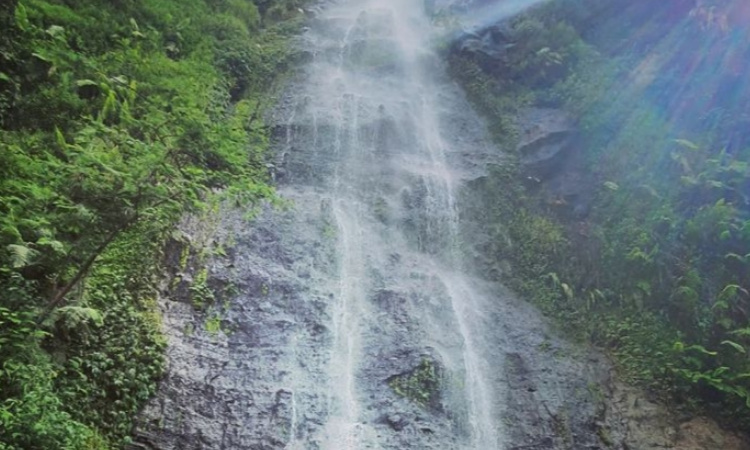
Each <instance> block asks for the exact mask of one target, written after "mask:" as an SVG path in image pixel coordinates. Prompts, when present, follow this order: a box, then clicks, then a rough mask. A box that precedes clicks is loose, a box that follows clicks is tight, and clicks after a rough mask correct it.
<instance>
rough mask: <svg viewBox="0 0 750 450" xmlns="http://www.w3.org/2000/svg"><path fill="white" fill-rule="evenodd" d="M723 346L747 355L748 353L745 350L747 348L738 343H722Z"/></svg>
mask: <svg viewBox="0 0 750 450" xmlns="http://www.w3.org/2000/svg"><path fill="white" fill-rule="evenodd" d="M721 345H728V346H730V347H732V348H733V349H735V350H737V351H738V352H740V353H747V351H746V350H745V347H743V346H741V345H740V344H738V343H736V342H732V341H722V342H721Z"/></svg>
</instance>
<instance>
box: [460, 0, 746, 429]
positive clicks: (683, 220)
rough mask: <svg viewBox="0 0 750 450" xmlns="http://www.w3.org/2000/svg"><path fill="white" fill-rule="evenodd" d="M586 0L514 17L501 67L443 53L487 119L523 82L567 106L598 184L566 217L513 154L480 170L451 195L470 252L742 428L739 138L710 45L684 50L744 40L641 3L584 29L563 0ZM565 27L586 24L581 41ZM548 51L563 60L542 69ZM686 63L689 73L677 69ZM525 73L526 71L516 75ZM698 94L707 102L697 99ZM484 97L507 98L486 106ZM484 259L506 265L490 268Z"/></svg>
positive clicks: (655, 378) (513, 98)
mask: <svg viewBox="0 0 750 450" xmlns="http://www.w3.org/2000/svg"><path fill="white" fill-rule="evenodd" d="M587 2H588V0H571V1H569V2H558V3H557V4H552V2H551V3H550V5H548V6H546V7H542V8H539V9H537V10H536V11H534V12H532V13H529V14H526V15H525V17H520V18H518V19H516V20H515V22H514V24H513V27H514V28H513V29H514V32H515V33H519V32H520V33H527V34H525V35H523V36H524V38H523V39H521V41H522V42H520V43H519V44H518V45H516V47H518V46H519V45H520V46H521V47H525V48H526V49H525V50H522V51H521V53H522V54H525V55H527V56H528V55H532V58H520V59H514V58H515V55H514V54H513V53H512V51H511V53H510V54H509V58H510V59H509V63H508V65H509V66H510V67H508V68H505V70H504V71H502V72H497V71H495V72H493V70H490V69H489V68H488V67H482V65H481V61H477V60H475V61H472V60H471V59H469V61H468V62H467V61H462V60H461V59H460V58H463V59H464V60H465V59H466V58H467V56H466V55H455V54H454V55H453V56H452V58H453V59H454V61H458V62H459V63H460V65H456V66H455V69H454V71H453V73H454V76H456V78H457V79H458V80H459V81H460V82H461V83H462V84H463V85H464V87H465V88H466V90H467V94H468V97H469V98H470V100H472V101H473V102H474V103H475V104H476V105H477V107H478V109H479V110H480V111H481V112H482V113H484V114H485V115H486V116H487V117H488V119H489V120H490V127H491V128H492V127H494V126H498V124H499V126H500V127H501V128H507V125H504V124H507V123H508V122H509V121H510V120H511V119H509V114H512V109H513V105H514V104H515V105H518V104H523V103H519V101H518V98H519V97H518V96H517V92H521V91H522V90H523V88H524V87H525V88H526V89H528V90H530V91H529V92H531V95H530V96H531V97H532V98H533V99H534V100H535V103H536V104H538V105H545V106H546V105H553V106H559V107H563V108H565V109H566V110H567V111H569V112H571V114H573V115H574V117H576V118H577V119H578V121H579V123H580V128H581V136H580V137H581V142H580V145H581V148H582V149H583V157H584V164H585V165H586V168H585V171H586V172H588V173H590V174H592V175H591V177H590V181H589V182H590V184H592V185H593V186H597V187H598V189H596V193H595V194H596V195H595V200H594V202H593V205H592V208H591V214H590V215H588V217H586V218H584V219H580V218H578V219H576V220H571V218H570V216H569V215H568V216H566V215H561V214H555V213H554V212H551V211H549V208H547V207H546V206H545V205H544V203H543V201H541V200H539V199H537V198H536V197H535V195H534V192H533V191H530V190H527V189H525V188H524V180H523V178H522V174H521V173H520V171H518V170H517V168H516V167H515V166H514V165H513V164H510V165H508V166H507V167H506V168H505V169H504V170H502V171H494V172H492V173H490V175H489V176H488V177H487V178H486V179H484V180H481V181H478V182H475V183H474V184H473V186H472V190H471V192H470V193H469V194H468V195H467V198H469V197H472V196H475V197H478V198H479V199H480V200H478V201H474V202H473V203H471V202H468V203H467V209H468V211H467V214H468V215H472V216H474V217H475V218H476V219H477V220H479V221H481V222H482V223H485V224H488V225H487V229H488V233H489V238H488V240H489V242H481V243H479V244H478V245H476V246H475V247H474V248H473V249H472V251H473V253H475V254H476V255H477V258H476V259H477V263H478V264H479V266H480V268H482V269H483V271H484V273H485V275H487V276H489V277H492V278H501V279H502V280H503V281H504V282H506V283H508V284H509V285H510V286H512V287H513V288H515V289H516V290H518V291H519V292H521V293H522V294H524V295H526V296H528V297H530V298H532V299H533V300H534V301H535V302H536V303H537V304H538V305H539V306H540V307H541V308H542V309H543V310H544V311H545V312H546V313H548V314H550V315H552V316H554V317H556V318H558V319H559V320H560V323H561V324H562V325H563V326H564V327H565V328H566V329H569V330H570V331H571V332H572V333H574V334H575V335H577V336H579V337H581V338H586V339H589V340H590V341H592V342H594V343H596V344H598V345H601V346H602V347H605V348H607V349H609V350H610V352H611V353H612V354H613V355H614V356H615V360H616V361H617V363H618V365H619V366H620V368H621V369H622V372H623V373H624V374H625V375H626V376H628V377H629V378H630V379H632V380H633V381H636V382H639V383H641V384H643V385H645V386H647V387H650V388H651V389H653V390H654V392H657V393H659V394H660V395H662V396H663V397H664V398H667V399H678V400H680V401H681V404H682V405H683V406H687V407H698V408H702V409H703V410H704V411H705V410H707V409H708V410H710V411H712V412H713V413H715V414H719V415H722V416H723V417H724V418H725V419H726V420H727V421H731V423H733V424H735V425H739V426H747V424H748V423H750V401H749V399H750V397H749V396H748V393H750V360H749V359H748V358H747V354H746V352H747V349H748V348H749V346H750V332H747V330H748V326H749V325H750V324H749V323H748V320H750V316H749V315H748V311H749V308H750V294H748V292H749V291H750V267H749V265H750V254H748V251H749V250H748V249H750V201H749V199H748V197H747V192H749V189H750V166H748V164H747V161H748V160H750V150H749V149H750V140H748V137H747V136H746V135H745V134H743V133H742V131H741V130H742V129H743V127H745V122H743V121H742V120H743V119H741V118H742V117H743V115H742V114H743V112H742V111H741V110H740V107H739V106H736V105H739V104H740V103H738V101H737V99H735V98H734V97H731V98H728V97H722V89H723V87H722V84H726V83H733V82H734V81H733V80H732V79H731V76H730V75H727V74H726V72H724V73H722V72H721V71H717V70H716V61H712V60H711V58H712V56H710V57H707V58H705V59H702V60H696V59H695V58H694V55H695V53H694V49H695V48H696V47H702V48H711V49H713V50H714V51H715V52H718V53H719V54H722V52H723V54H726V55H727V57H728V58H730V57H731V56H732V55H734V54H737V53H741V52H743V51H746V49H745V47H742V45H744V44H741V43H739V42H740V41H741V40H739V41H738V40H732V41H731V42H730V41H729V40H727V39H726V36H725V35H724V36H723V37H722V35H721V33H732V32H733V33H735V34H742V33H745V32H744V31H742V30H740V29H738V30H736V31H731V30H723V31H721V30H717V29H709V28H707V27H705V26H704V25H705V24H704V25H700V24H698V25H696V24H694V23H693V24H692V25H691V23H692V22H691V20H692V21H695V20H697V19H696V18H700V17H702V16H700V14H697V13H694V11H693V12H690V10H689V9H688V10H685V11H674V10H669V11H667V9H666V8H665V7H662V6H652V5H649V6H648V7H646V6H644V5H645V3H644V5H641V6H637V5H625V4H621V5H617V6H616V7H615V6H613V7H612V8H611V11H610V12H609V13H608V14H611V16H610V17H608V16H607V14H603V15H602V16H600V17H598V19H597V20H599V21H601V22H602V23H601V24H600V25H599V26H598V27H597V29H596V30H595V31H594V32H592V31H591V29H590V28H584V27H591V25H590V24H588V23H587V22H586V20H585V19H584V17H585V16H586V13H585V9H586V8H578V7H579V6H581V5H583V4H585V3H587ZM588 3H591V2H588ZM730 3H731V2H730ZM728 7H729V8H730V9H731V8H732V6H728ZM577 8H578V9H577ZM646 13H650V15H646ZM680 13H682V14H684V16H682V17H681V18H680V16H679V14H680ZM623 14H625V15H627V17H630V18H633V19H634V20H638V21H640V22H639V25H642V27H641V29H640V30H639V34H640V36H639V37H638V38H637V39H636V40H635V41H634V42H633V43H632V45H631V46H630V47H629V48H628V49H624V50H623V49H620V48H617V47H614V46H613V42H616V41H617V39H619V37H618V36H619V33H621V32H622V30H623V29H624V28H623V27H624V25H621V24H619V23H620V22H623ZM675 17H677V18H675ZM660 20H662V21H663V22H659V21H660ZM625 22H626V23H627V21H625ZM665 24H668V25H669V26H668V27H667V26H666V25H665ZM631 25H632V24H631ZM574 27H579V28H578V29H579V30H582V31H586V32H587V33H590V37H589V39H590V41H589V43H588V44H587V43H584V41H583V39H582V38H580V37H577V36H576V35H575V28H574ZM719 28H721V27H719ZM631 31H632V30H631ZM655 37H658V39H657V40H655V41H654V40H653V39H654V38H655ZM644 42H646V43H648V44H649V45H646V44H645V43H644ZM654 42H656V43H654ZM743 42H746V41H743ZM592 44H595V45H600V47H599V48H597V47H594V46H593V45H592ZM560 45H562V47H560ZM720 45H724V46H727V47H726V48H719V46H720ZM732 46H734V47H732ZM544 48H549V51H548V52H547V51H545V52H543V53H544V54H541V55H539V54H535V53H534V51H536V52H538V51H539V50H538V49H544ZM529 49H537V50H529ZM513 51H515V48H514V49H513ZM551 52H554V53H556V54H560V55H567V57H565V58H562V62H561V64H560V65H561V66H563V67H558V65H557V64H556V62H555V61H552V64H553V66H554V67H555V70H546V71H544V67H543V66H544V64H545V62H544V59H543V58H550V57H551V56H550V53H551ZM605 52H609V53H608V54H607V53H605ZM712 55H713V53H712ZM555 60H556V59H555ZM548 62H549V61H548ZM687 68H689V71H690V73H691V74H692V75H693V76H692V77H689V78H688V79H685V77H684V76H679V77H678V76H677V75H678V74H684V73H686V72H687V71H688V69H687ZM527 70H530V71H531V72H533V73H536V76H537V77H541V78H534V77H533V76H532V78H525V77H524V76H520V77H519V74H524V73H526V72H525V71H527ZM540 71H541V72H540ZM672 74H674V77H672ZM527 75H528V74H527ZM670 77H671V78H670ZM519 86H520V87H519ZM500 87H504V88H505V87H509V88H507V89H501V88H500ZM477 93H479V94H477ZM526 95H527V96H528V95H529V94H526ZM732 95H733V96H734V95H740V94H732ZM743 95H744V94H743ZM493 96H494V98H501V99H503V100H494V99H493ZM745 97H746V95H745V96H743V97H742V98H743V99H744V98H745ZM520 98H528V97H520ZM705 98H713V99H715V101H716V102H720V103H719V105H715V108H714V109H711V110H707V109H706V108H705V107H704V106H703V105H704V104H703V103H700V99H705ZM497 101H504V102H505V103H506V104H508V105H509V106H508V107H506V108H503V109H502V110H501V109H500V108H495V107H493V106H492V103H491V102H497ZM678 105H679V106H678ZM687 105H691V106H694V108H692V109H691V108H689V107H687ZM701 108H703V109H701ZM496 137H497V136H496ZM498 142H499V143H500V144H501V145H504V146H505V147H506V148H507V147H508V146H509V143H508V140H507V138H503V137H501V138H500V139H498ZM593 186H592V188H593ZM475 240H476V239H475ZM500 261H509V262H510V270H498V269H497V265H498V263H499V262H500Z"/></svg>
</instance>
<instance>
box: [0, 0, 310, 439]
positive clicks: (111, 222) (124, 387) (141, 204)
mask: <svg viewBox="0 0 750 450" xmlns="http://www.w3.org/2000/svg"><path fill="white" fill-rule="evenodd" d="M6 3H7V2H6ZM299 6H300V5H299V2H296V1H292V0H275V1H263V2H260V1H259V2H256V3H253V2H251V1H248V0H188V1H177V0H145V1H143V2H131V1H124V2H103V1H101V0H68V1H62V0H22V1H21V2H20V3H17V4H16V3H15V2H11V4H10V5H9V6H7V5H5V4H4V6H2V7H0V21H2V25H3V33H2V34H3V35H2V37H0V67H2V69H1V70H0V290H2V292H3V295H2V297H0V320H1V321H2V327H0V330H1V331H0V343H1V347H0V353H2V356H3V357H2V364H3V366H2V371H0V404H1V405H2V409H1V410H0V448H2V449H30V448H66V449H87V448H92V449H93V448H96V449H104V448H111V447H115V446H118V445H119V444H120V443H121V442H123V440H125V439H126V437H127V436H128V434H129V433H130V427H131V422H132V418H133V417H134V416H135V414H136V413H137V411H138V408H139V407H140V406H141V405H142V404H143V403H144V401H145V400H147V399H148V398H149V397H150V396H151V395H152V394H153V392H154V389H155V387H156V381H157V380H158V378H159V376H160V374H161V372H162V369H163V356H162V352H163V347H164V342H163V341H162V338H161V337H160V336H159V321H158V319H157V316H156V313H155V309H154V308H155V302H154V300H153V299H154V297H155V296H156V292H155V277H156V276H157V274H158V273H159V272H160V270H159V264H160V260H161V258H162V255H161V248H162V243H163V242H164V241H165V240H166V239H167V237H168V235H169V230H170V229H171V228H172V227H173V226H174V225H175V223H176V221H177V220H178V219H179V218H180V217H181V215H182V214H183V213H184V212H185V211H190V210H198V209H201V208H203V207H204V205H205V202H206V199H207V198H209V197H210V196H212V195H216V193H217V192H221V193H222V194H221V195H223V196H225V197H227V198H231V199H232V200H233V201H235V202H241V203H247V202H253V201H256V200H258V199H261V198H268V197H270V196H273V190H272V189H271V188H270V187H269V186H268V185H267V184H266V180H267V174H266V169H265V161H264V151H265V148H266V145H267V142H268V134H267V129H266V128H265V127H264V126H263V124H262V123H261V118H260V115H261V111H262V109H263V108H264V107H265V106H266V105H267V104H268V102H269V101H270V100H269V99H270V96H269V94H270V93H272V91H273V87H274V85H275V83H276V82H277V81H278V80H279V77H280V75H282V74H283V73H284V71H285V70H286V69H287V68H288V67H290V65H291V64H292V63H293V61H294V59H293V58H294V54H293V53H292V52H289V51H288V50H287V46H286V40H287V37H288V36H289V33H290V31H292V30H294V24H293V22H294V23H296V22H295V19H296V18H297V17H299V12H298V10H297V7H299ZM271 10H274V11H276V13H274V14H276V15H275V16H273V17H271V15H270V11H271ZM264 14H265V15H264ZM281 19H284V20H287V19H288V21H287V22H285V23H278V22H279V20H281ZM275 23H278V25H274V24H275ZM263 24H265V25H266V26H263Z"/></svg>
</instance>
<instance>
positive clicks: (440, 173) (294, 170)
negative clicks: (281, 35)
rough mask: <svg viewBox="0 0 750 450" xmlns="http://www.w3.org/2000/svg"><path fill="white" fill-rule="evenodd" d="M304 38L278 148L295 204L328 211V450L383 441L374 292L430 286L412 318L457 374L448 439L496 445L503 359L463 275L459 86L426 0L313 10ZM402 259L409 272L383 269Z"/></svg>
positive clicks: (371, 0) (362, 1)
mask: <svg viewBox="0 0 750 450" xmlns="http://www.w3.org/2000/svg"><path fill="white" fill-rule="evenodd" d="M307 41H308V42H309V43H310V47H311V52H312V54H313V57H312V62H311V63H310V64H309V67H308V68H307V70H306V77H307V78H306V82H305V83H303V84H302V88H301V89H302V92H296V93H295V94H294V95H295V99H296V101H295V107H294V108H292V111H291V112H290V116H289V117H290V121H289V123H288V125H287V130H286V133H285V136H286V138H287V140H288V143H287V145H286V148H287V149H289V150H288V151H289V153H288V154H286V155H284V156H285V158H286V165H287V167H289V172H288V173H287V174H286V175H287V180H288V185H287V189H288V191H287V194H288V195H289V196H290V197H291V198H294V197H296V198H298V199H299V198H300V197H299V195H300V194H299V193H300V191H305V192H307V193H308V194H309V191H310V190H311V189H312V190H314V191H315V192H314V193H313V194H312V196H318V197H320V198H321V199H322V202H323V204H326V205H329V206H330V220H331V223H330V225H329V227H330V228H329V229H328V232H329V233H331V234H335V235H336V241H337V244H336V260H337V267H338V270H337V272H336V273H335V274H334V275H335V278H337V279H338V288H337V289H336V292H335V300H334V302H333V304H332V308H331V318H332V320H331V330H332V344H331V347H330V360H329V366H328V368H327V372H328V376H329V380H328V392H327V393H326V398H327V400H328V403H327V410H328V416H327V419H326V421H325V424H324V426H323V427H322V430H321V432H320V433H321V435H320V437H319V439H320V442H321V449H324V450H344V449H359V448H381V446H382V445H388V443H387V442H382V441H387V439H385V440H383V439H380V438H379V433H378V431H377V430H376V429H374V427H373V425H372V424H371V423H369V420H368V418H367V417H366V416H367V414H365V413H364V411H363V410H364V409H366V408H368V407H369V408H370V409H372V405H368V403H369V402H368V401H367V399H366V398H364V397H365V395H366V393H365V391H366V389H363V388H362V386H360V383H362V384H366V383H368V381H367V380H365V381H362V380H361V379H362V378H363V376H364V375H363V372H364V369H363V367H362V366H363V365H367V364H370V361H369V360H370V359H371V358H372V353H373V351H374V350H373V349H374V348H377V347H378V345H377V344H374V342H373V340H377V339H378V337H379V336H378V335H379V334H380V333H382V332H383V331H385V329H384V326H383V324H378V323H377V322H375V321H374V319H375V318H377V317H378V311H377V306H378V305H372V304H371V299H372V297H373V293H377V292H382V291H384V290H387V291H389V292H399V293H404V294H406V295H404V297H409V296H411V297H414V296H424V294H425V291H426V290H427V289H431V290H433V291H434V293H433V294H432V296H430V295H427V296H426V298H425V299H423V300H424V301H425V303H426V305H425V306H427V304H429V305H432V307H428V308H429V309H426V310H423V311H420V308H419V306H420V305H415V306H416V308H415V309H414V311H413V312H414V313H416V314H417V316H416V317H413V318H412V320H413V321H414V322H415V324H416V325H418V326H416V327H414V330H412V331H411V334H412V335H411V336H410V339H409V340H410V341H412V342H413V344H414V345H419V346H421V347H422V350H423V351H424V352H425V354H426V355H427V354H430V353H433V354H432V355H430V357H431V358H433V357H434V358H436V359H438V360H437V361H436V364H439V365H440V366H442V367H444V372H445V373H444V374H443V377H444V378H445V380H448V379H450V380H453V383H452V386H448V387H446V388H445V391H446V392H445V395H443V397H442V402H443V404H442V405H441V408H446V409H448V410H450V412H451V414H452V415H453V417H452V418H451V419H450V421H451V422H453V423H452V425H451V426H452V427H454V430H455V432H456V433H457V435H458V436H460V437H459V438H457V439H455V441H456V442H455V443H453V444H447V443H445V444H444V445H445V447H443V448H448V447H456V448H466V449H483V450H484V449H487V450H489V449H495V448H500V442H501V440H500V435H501V433H500V432H499V429H500V424H499V421H498V420H497V417H498V416H497V414H498V412H497V411H496V410H495V409H496V408H495V401H494V400H493V399H495V398H497V397H498V395H499V393H496V392H493V389H492V385H491V383H490V381H489V379H490V376H489V374H488V371H490V370H493V371H497V370H498V369H499V368H498V367H494V368H490V367H489V364H488V363H487V362H486V361H483V358H484V357H486V356H483V355H482V351H483V349H482V345H484V342H485V340H484V339H483V338H480V336H479V334H480V333H482V332H483V328H482V320H481V317H482V310H481V308H480V305H479V304H478V303H479V301H481V300H483V299H481V297H480V296H478V295H477V294H476V293H474V292H473V291H472V288H471V285H470V282H469V281H467V280H466V279H464V278H463V276H462V275H461V273H460V267H461V261H460V259H461V258H460V252H459V251H458V227H459V223H458V222H459V221H458V212H457V208H456V204H455V197H456V194H455V189H456V184H457V183H458V181H459V179H460V175H459V174H458V173H457V171H456V170H455V169H457V167H451V164H450V163H449V158H450V155H449V153H450V152H451V148H450V144H449V143H448V142H447V141H446V139H445V137H444V135H443V128H444V125H443V124H442V123H441V120H444V118H441V107H444V105H445V103H444V102H445V99H444V98H441V96H446V95H455V94H454V93H453V92H450V91H448V92H447V91H446V89H445V86H444V85H445V84H446V80H445V77H444V75H442V74H441V71H442V67H441V66H440V63H439V58H438V56H437V55H436V54H435V53H434V51H433V48H432V46H433V42H431V25H430V23H429V21H428V19H427V17H426V16H425V14H424V11H423V8H422V2H420V1H416V0H412V1H404V0H351V1H347V2H340V3H339V4H336V5H334V6H331V7H329V8H327V9H326V10H325V12H323V13H322V15H321V16H319V17H318V18H317V20H316V24H314V25H313V27H312V29H311V30H310V31H309V32H308V35H307ZM302 123H305V124H311V126H309V125H308V126H303V125H302ZM290 130H294V135H293V136H290V134H289V132H290ZM321 161H327V162H326V163H321ZM305 197H306V198H305V199H304V201H305V202H309V201H310V200H309V197H308V196H305ZM394 259H396V260H398V261H399V263H400V265H401V267H400V268H399V269H398V270H399V271H402V272H401V273H398V272H394V273H391V274H387V275H386V274H384V272H387V271H388V268H389V266H391V265H393V260H394ZM428 286H429V287H428ZM431 297H432V298H431ZM404 301H407V299H406V298H405V299H404ZM421 321H424V323H423V324H420V323H419V322H421ZM446 326H448V327H450V329H451V330H452V332H450V333H446V330H445V327H446ZM409 369H411V367H409V366H408V365H406V366H404V367H403V371H404V372H406V371H408V370H409ZM383 387H384V386H383ZM305 439H307V438H305ZM416 440H417V441H418V439H416ZM426 440H427V439H425V441H426ZM424 445H428V444H426V443H425V444H424ZM425 448H426V447H425Z"/></svg>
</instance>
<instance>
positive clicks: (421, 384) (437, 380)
mask: <svg viewBox="0 0 750 450" xmlns="http://www.w3.org/2000/svg"><path fill="white" fill-rule="evenodd" d="M442 378H443V377H442V370H441V369H440V367H439V366H438V365H437V363H436V362H435V361H433V360H432V359H429V358H424V359H422V361H421V362H420V363H419V365H418V366H417V367H415V368H414V369H412V370H410V371H408V372H405V373H402V374H400V375H396V376H393V377H391V378H389V379H388V386H390V387H391V389H393V392H395V393H396V394H397V395H399V396H401V397H404V398H406V399H409V400H411V401H413V402H414V403H416V404H418V405H419V406H421V407H423V408H426V409H439V408H440V397H441V395H440V391H441V384H442V383H441V380H442Z"/></svg>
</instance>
